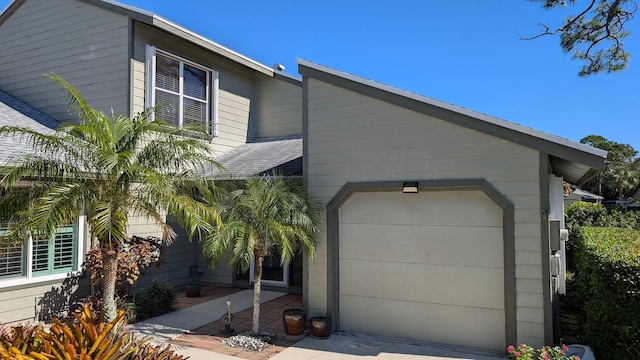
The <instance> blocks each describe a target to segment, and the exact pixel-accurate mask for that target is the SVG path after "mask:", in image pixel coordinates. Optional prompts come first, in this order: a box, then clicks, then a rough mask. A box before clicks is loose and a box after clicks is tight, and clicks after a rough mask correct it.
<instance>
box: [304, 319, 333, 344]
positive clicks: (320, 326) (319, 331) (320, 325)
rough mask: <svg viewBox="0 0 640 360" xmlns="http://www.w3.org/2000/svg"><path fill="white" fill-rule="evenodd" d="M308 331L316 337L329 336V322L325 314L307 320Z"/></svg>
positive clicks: (323, 337) (324, 337)
mask: <svg viewBox="0 0 640 360" xmlns="http://www.w3.org/2000/svg"><path fill="white" fill-rule="evenodd" d="M309 332H310V333H311V336H313V337H314V338H318V339H326V338H328V337H329V335H330V334H329V322H328V320H327V317H326V316H316V317H312V318H311V319H310V320H309Z"/></svg>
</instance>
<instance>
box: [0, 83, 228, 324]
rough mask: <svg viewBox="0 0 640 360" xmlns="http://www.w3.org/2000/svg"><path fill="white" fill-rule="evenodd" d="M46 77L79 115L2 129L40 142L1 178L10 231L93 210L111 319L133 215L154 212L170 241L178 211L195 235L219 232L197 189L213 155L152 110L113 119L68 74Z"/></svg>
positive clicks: (44, 232) (33, 229)
mask: <svg viewBox="0 0 640 360" xmlns="http://www.w3.org/2000/svg"><path fill="white" fill-rule="evenodd" d="M48 76H49V77H50V78H51V79H52V80H53V81H55V82H57V83H58V84H60V85H61V86H62V87H63V88H64V89H65V90H66V91H67V92H68V96H69V102H70V108H71V109H73V110H75V111H77V113H78V116H79V122H77V123H68V124H63V125H61V126H60V127H59V128H58V129H57V130H56V131H55V132H53V133H49V134H44V133H39V132H36V131H33V130H31V129H29V128H24V127H18V126H5V127H2V128H0V135H2V136H15V137H17V138H19V139H21V141H25V142H28V143H29V144H30V145H31V148H32V149H33V152H31V153H27V154H22V155H18V156H17V157H16V159H14V161H11V164H9V166H8V167H7V169H6V172H5V174H4V176H3V177H2V179H1V184H2V186H3V187H4V191H3V193H2V195H1V196H0V215H4V216H5V217H6V218H8V221H9V231H8V232H7V233H6V234H5V236H6V237H10V238H12V239H25V238H27V237H28V236H29V234H35V233H37V234H38V235H39V236H47V237H48V238H51V236H52V235H53V234H54V233H55V231H56V228H57V227H59V226H62V225H63V224H70V223H73V222H74V221H75V220H76V219H77V218H78V216H79V215H81V214H84V215H86V218H87V223H88V226H89V233H90V235H91V237H92V240H93V241H95V242H96V243H97V244H98V246H100V247H101V249H102V250H103V254H105V255H104V258H103V265H104V279H103V280H102V298H103V306H104V311H105V319H106V321H111V320H112V319H114V318H115V316H116V304H115V299H114V293H115V284H116V275H117V271H118V270H117V260H116V257H117V251H118V248H119V245H120V244H123V243H124V242H126V241H127V239H128V238H129V236H128V234H127V225H128V221H129V219H130V217H131V216H142V217H146V218H148V219H151V220H152V221H153V222H154V223H155V224H157V225H158V226H159V227H160V229H161V230H162V234H163V236H162V238H163V240H165V241H167V242H168V243H170V242H171V241H172V240H173V239H174V238H175V232H174V231H173V229H172V228H171V227H170V226H169V225H168V224H167V222H166V215H171V216H173V217H175V218H176V219H177V221H179V223H180V224H181V225H182V226H184V227H185V229H186V231H187V233H188V234H189V236H190V237H192V236H196V235H200V234H202V233H204V232H210V231H212V230H213V229H214V226H213V225H212V224H215V223H216V221H217V220H219V218H218V217H217V215H216V214H215V212H214V210H213V208H212V207H207V206H206V205H205V204H204V203H201V202H199V201H197V200H195V199H194V197H192V196H190V195H193V194H205V193H206V191H207V189H208V187H209V185H208V184H207V183H206V181H205V179H204V178H202V177H200V176H199V175H198V172H199V170H200V169H201V168H202V167H203V166H208V165H210V164H215V163H214V161H213V160H212V158H211V157H210V154H209V149H208V147H207V145H206V144H205V143H203V142H201V141H200V140H197V139H194V138H193V137H185V136H183V135H184V133H180V132H179V131H178V130H177V129H174V128H171V127H169V126H167V125H166V124H165V123H163V122H160V121H150V120H149V116H150V115H151V113H152V112H153V109H149V110H147V111H144V112H142V113H140V114H138V115H136V116H135V117H133V118H129V117H125V116H119V117H116V118H115V119H112V118H110V117H108V116H107V115H105V114H104V113H102V112H100V111H98V110H96V109H94V108H92V107H90V106H89V105H88V104H87V102H86V101H85V100H84V99H83V97H82V96H81V95H80V94H79V92H78V91H77V90H76V89H75V88H74V87H73V86H71V85H70V84H69V83H68V82H66V81H65V80H64V79H62V78H61V77H59V76H57V75H48Z"/></svg>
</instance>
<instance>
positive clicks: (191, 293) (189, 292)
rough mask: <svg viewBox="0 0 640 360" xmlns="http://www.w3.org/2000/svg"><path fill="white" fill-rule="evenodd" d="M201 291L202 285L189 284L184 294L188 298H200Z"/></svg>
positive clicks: (185, 287)
mask: <svg viewBox="0 0 640 360" xmlns="http://www.w3.org/2000/svg"><path fill="white" fill-rule="evenodd" d="M200 289H202V285H200V284H198V283H188V284H187V285H185V286H184V293H185V295H186V296H187V297H198V296H200Z"/></svg>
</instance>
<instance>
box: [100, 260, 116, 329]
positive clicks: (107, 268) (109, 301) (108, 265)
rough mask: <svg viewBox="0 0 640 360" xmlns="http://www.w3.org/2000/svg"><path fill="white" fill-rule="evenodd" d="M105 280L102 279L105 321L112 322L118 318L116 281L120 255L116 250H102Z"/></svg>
mask: <svg viewBox="0 0 640 360" xmlns="http://www.w3.org/2000/svg"><path fill="white" fill-rule="evenodd" d="M102 254H103V258H102V259H103V260H102V261H103V266H104V272H103V274H104V279H102V306H103V307H104V320H105V322H111V321H112V320H113V319H115V318H116V316H117V306H116V299H115V293H116V279H117V276H118V253H117V252H116V251H115V250H110V249H102Z"/></svg>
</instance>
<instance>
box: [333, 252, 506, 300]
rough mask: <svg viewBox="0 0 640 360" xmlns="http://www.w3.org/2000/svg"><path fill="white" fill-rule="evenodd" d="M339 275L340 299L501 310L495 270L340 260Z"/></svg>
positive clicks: (499, 279)
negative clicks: (348, 298) (371, 299)
mask: <svg viewBox="0 0 640 360" xmlns="http://www.w3.org/2000/svg"><path fill="white" fill-rule="evenodd" d="M340 274H341V275H340V289H341V291H340V294H341V295H344V296H362V297H370V298H379V299H393V300H406V301H410V302H424V303H434V304H450V305H457V306H469V307H480V308H488V309H498V310H502V309H504V302H503V299H504V295H503V294H504V293H503V289H502V287H501V286H495V284H500V285H501V284H502V277H503V272H502V269H499V268H479V267H461V266H445V265H426V264H403V263H391V262H374V261H361V260H344V259H343V260H342V261H341V263H340ZM381 285H383V286H381Z"/></svg>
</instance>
